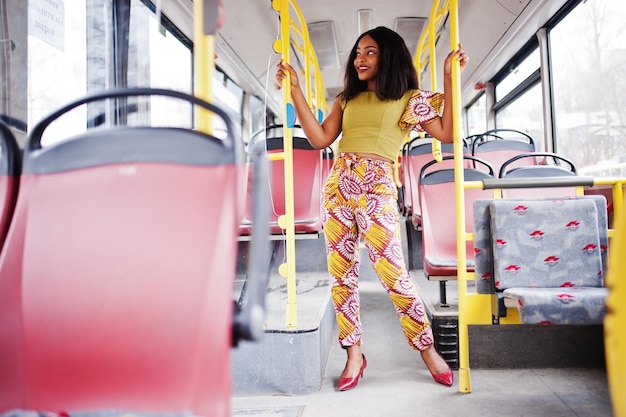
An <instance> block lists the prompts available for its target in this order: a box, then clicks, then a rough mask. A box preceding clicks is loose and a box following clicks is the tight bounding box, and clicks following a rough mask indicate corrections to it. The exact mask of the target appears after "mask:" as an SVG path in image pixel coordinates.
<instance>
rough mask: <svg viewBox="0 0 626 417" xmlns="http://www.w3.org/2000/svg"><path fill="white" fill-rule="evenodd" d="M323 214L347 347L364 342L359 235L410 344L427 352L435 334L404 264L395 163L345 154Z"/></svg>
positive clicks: (331, 178) (326, 189) (339, 320)
mask: <svg viewBox="0 0 626 417" xmlns="http://www.w3.org/2000/svg"><path fill="white" fill-rule="evenodd" d="M322 216H323V221H324V234H325V238H326V253H327V256H328V271H329V272H330V275H331V277H332V279H333V283H332V297H333V303H334V306H335V314H336V317H337V325H338V327H339V343H340V344H341V346H342V347H348V346H352V345H360V344H361V335H362V333H363V328H362V326H361V320H360V311H359V292H358V286H359V238H361V239H362V240H363V242H364V244H365V247H366V248H367V251H368V253H369V258H370V261H371V263H372V266H373V268H374V270H375V271H376V274H377V275H378V278H379V279H380V282H381V284H382V285H383V288H384V289H385V290H386V291H387V293H388V294H389V296H390V297H391V301H392V302H393V304H394V305H395V307H396V312H397V314H398V317H399V319H400V324H401V325H402V329H403V330H404V334H405V337H406V339H407V341H408V342H409V345H411V347H413V348H414V349H417V350H424V349H426V348H428V347H430V346H432V345H433V334H432V329H431V327H430V324H429V323H428V317H427V316H426V312H425V310H424V304H423V303H422V300H421V299H420V297H419V296H418V294H417V290H416V288H415V285H414V284H413V281H412V280H411V278H410V277H409V274H408V272H407V270H406V267H405V264H404V257H403V254H402V244H401V241H400V235H401V230H400V216H399V214H398V209H397V189H396V185H395V183H394V180H393V164H392V163H391V162H385V161H379V160H373V159H367V158H363V157H360V156H357V155H354V154H341V155H340V156H339V158H338V159H337V160H336V161H335V163H334V165H333V169H332V171H331V173H330V175H329V177H328V179H327V180H326V184H325V185H324V192H323V197H322Z"/></svg>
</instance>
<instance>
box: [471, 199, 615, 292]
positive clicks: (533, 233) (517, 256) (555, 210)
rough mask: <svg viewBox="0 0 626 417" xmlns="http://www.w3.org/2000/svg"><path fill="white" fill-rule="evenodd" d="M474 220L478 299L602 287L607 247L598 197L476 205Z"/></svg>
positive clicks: (603, 204) (604, 219) (602, 207)
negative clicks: (510, 291) (507, 292)
mask: <svg viewBox="0 0 626 417" xmlns="http://www.w3.org/2000/svg"><path fill="white" fill-rule="evenodd" d="M474 216H475V228H476V229H475V230H476V231H475V242H474V245H475V247H476V281H477V284H476V285H477V291H478V292H479V293H492V292H493V291H494V290H495V289H496V288H497V289H499V290H503V289H506V288H511V287H551V288H555V287H572V286H577V287H581V286H585V287H602V286H603V276H604V269H605V267H604V265H605V263H606V256H607V247H608V234H607V217H606V200H605V199H604V198H603V197H601V196H593V197H580V198H573V199H564V200H554V199H533V200H529V199H526V200H517V199H507V200H481V201H477V202H475V206H474ZM492 276H493V278H494V281H493V283H492V282H491V280H490V279H491V277H492Z"/></svg>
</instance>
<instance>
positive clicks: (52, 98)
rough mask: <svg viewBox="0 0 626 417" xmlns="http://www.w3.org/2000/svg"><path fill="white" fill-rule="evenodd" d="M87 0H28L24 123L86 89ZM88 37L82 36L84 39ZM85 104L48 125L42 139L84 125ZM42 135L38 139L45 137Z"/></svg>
mask: <svg viewBox="0 0 626 417" xmlns="http://www.w3.org/2000/svg"><path fill="white" fill-rule="evenodd" d="M85 1H86V0H73V1H72V2H71V5H69V4H66V3H67V2H66V1H64V0H29V1H28V66H27V71H28V99H27V102H28V126H29V129H32V127H33V126H34V124H35V123H37V122H38V121H40V120H41V119H42V118H43V117H44V116H46V115H48V114H49V113H51V112H52V111H53V110H55V109H57V108H59V107H61V105H64V104H66V103H68V102H69V101H71V100H74V99H76V98H78V97H81V96H84V95H85V94H86V93H87V59H86V57H87V52H86V49H87V44H88V43H89V42H90V39H89V38H88V36H87V28H86V22H87V19H86V5H85ZM85 39H87V42H85ZM86 119H87V116H86V109H85V108H84V107H81V108H78V109H76V110H75V111H72V112H71V113H70V114H68V115H67V116H66V117H64V118H63V119H61V120H59V122H57V123H54V124H53V125H51V126H50V128H49V129H48V130H47V135H46V140H47V141H54V140H56V139H55V138H59V137H67V136H68V135H71V134H75V133H79V132H80V131H84V130H85V126H86ZM46 140H44V141H43V143H44V144H45V143H46Z"/></svg>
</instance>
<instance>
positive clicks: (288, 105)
mask: <svg viewBox="0 0 626 417" xmlns="http://www.w3.org/2000/svg"><path fill="white" fill-rule="evenodd" d="M272 7H273V8H274V10H276V11H277V12H278V13H279V15H280V34H281V35H280V39H278V40H276V41H275V42H274V50H275V51H276V53H279V54H281V57H282V60H283V62H284V63H287V64H288V63H289V57H290V46H292V45H295V46H294V49H296V51H299V52H300V54H301V55H303V57H304V75H303V78H304V82H305V84H304V85H305V88H304V94H305V97H306V100H307V103H308V104H309V108H311V110H312V111H313V112H315V113H316V117H318V118H320V119H321V115H320V114H321V112H322V111H323V109H325V108H326V107H325V106H326V104H325V101H326V99H325V96H324V83H323V81H322V75H321V72H320V70H319V65H318V61H317V55H316V54H315V50H314V49H313V46H312V44H311V41H310V38H309V31H308V28H307V24H306V21H305V20H304V16H303V15H302V12H301V11H300V8H299V7H298V5H297V3H296V2H295V0H273V1H272ZM291 10H293V11H294V13H295V15H296V17H297V19H296V20H292V19H291V17H290V11H291ZM292 34H295V35H297V36H299V37H300V40H301V42H298V40H297V39H293V40H292ZM312 68H313V74H311V69H312ZM312 76H313V77H315V82H314V84H313V85H314V86H315V88H314V89H313V86H312V83H311V79H312ZM313 90H314V92H315V96H314V97H313ZM282 91H283V103H284V117H283V120H284V123H283V149H284V151H283V158H284V177H285V214H284V215H281V216H280V217H279V218H278V224H279V226H280V227H281V228H283V229H285V238H286V239H285V258H286V259H285V263H283V264H282V265H281V266H280V267H279V273H280V274H281V275H282V276H283V277H285V278H287V307H286V326H287V328H289V329H296V328H297V326H298V308H297V303H296V253H295V252H296V247H295V214H294V190H293V187H294V183H293V132H292V128H293V126H294V123H295V109H294V106H293V103H292V101H291V83H290V81H289V80H288V79H285V80H284V81H283V85H282ZM313 103H314V104H313Z"/></svg>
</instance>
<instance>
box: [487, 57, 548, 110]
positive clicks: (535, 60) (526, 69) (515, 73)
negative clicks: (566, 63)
mask: <svg viewBox="0 0 626 417" xmlns="http://www.w3.org/2000/svg"><path fill="white" fill-rule="evenodd" d="M540 65H541V60H540V57H539V49H538V48H537V49H535V50H534V51H533V52H532V53H531V54H530V55H529V56H527V57H526V58H525V59H524V60H523V61H522V62H521V63H520V64H519V65H518V66H517V67H515V68H513V69H512V70H511V73H510V74H509V75H507V76H506V77H505V78H504V79H503V80H502V81H500V82H499V83H498V84H497V85H496V101H498V100H501V99H502V98H503V97H505V96H506V95H507V94H509V93H510V92H511V91H513V89H514V88H515V87H517V86H518V85H520V84H521V83H522V81H524V80H525V79H526V78H528V77H529V76H530V75H531V74H532V73H533V72H535V71H537V69H538V68H539V66H540Z"/></svg>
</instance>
